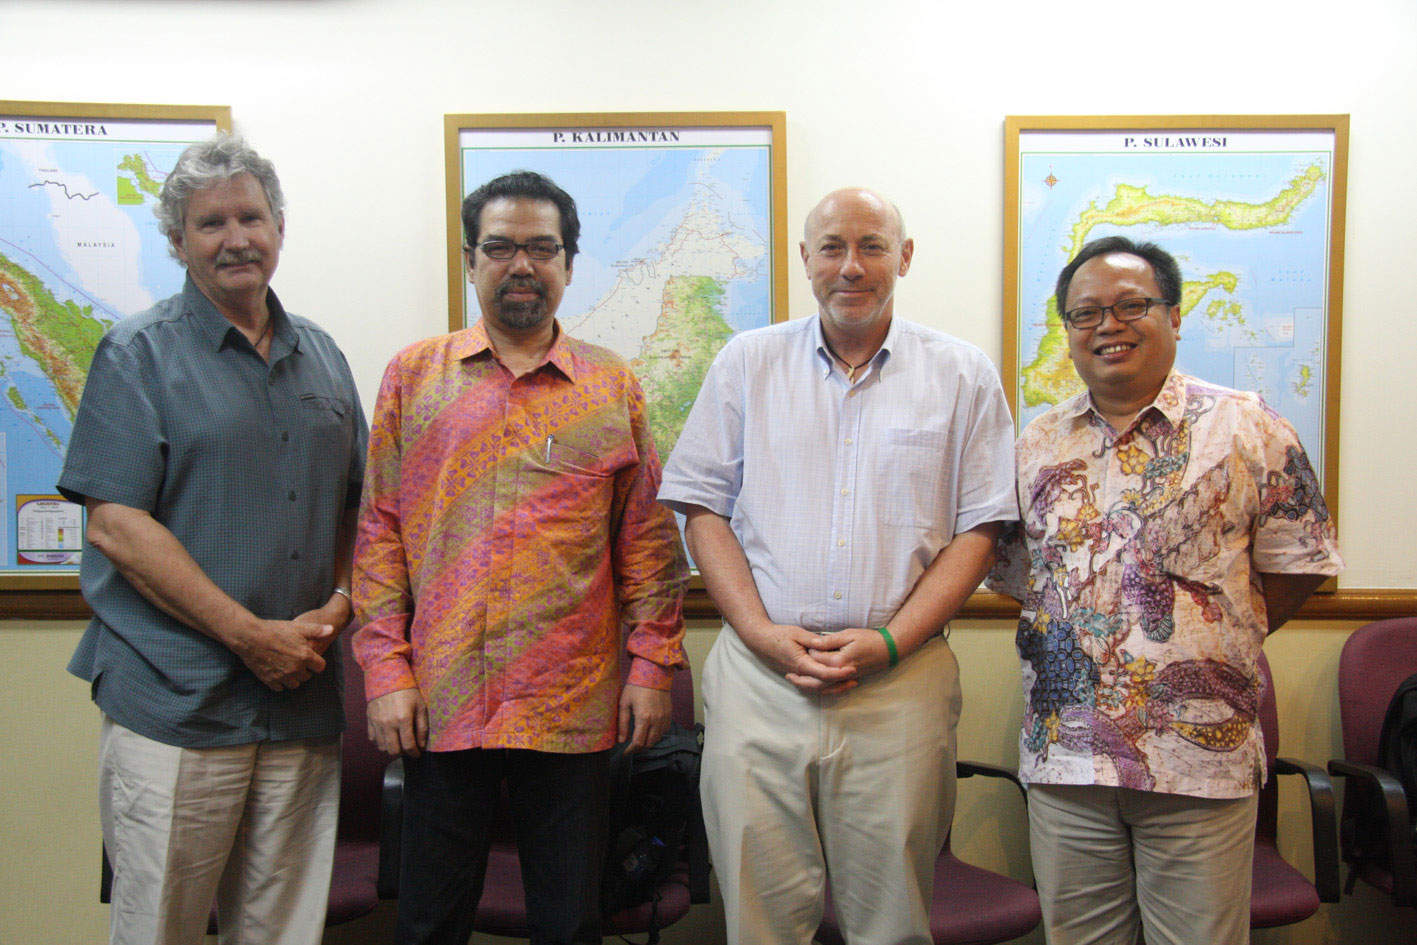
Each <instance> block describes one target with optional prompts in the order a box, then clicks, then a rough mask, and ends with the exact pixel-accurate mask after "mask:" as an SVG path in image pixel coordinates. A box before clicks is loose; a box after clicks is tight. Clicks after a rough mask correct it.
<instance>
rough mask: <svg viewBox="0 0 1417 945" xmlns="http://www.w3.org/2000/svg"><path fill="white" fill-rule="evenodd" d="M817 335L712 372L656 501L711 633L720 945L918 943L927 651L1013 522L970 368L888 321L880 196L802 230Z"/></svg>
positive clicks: (936, 824)
mask: <svg viewBox="0 0 1417 945" xmlns="http://www.w3.org/2000/svg"><path fill="white" fill-rule="evenodd" d="M800 249H801V255H802V263H803V266H804V268H805V269H806V271H807V277H808V279H810V280H811V284H812V292H813V295H815V296H816V299H817V307H818V311H817V315H816V316H815V317H813V318H803V319H795V320H793V321H789V322H783V323H781V324H778V325H773V326H771V327H768V328H763V329H758V330H756V331H750V332H744V333H743V334H741V335H738V336H737V337H735V338H734V339H733V340H731V341H730V342H729V343H728V344H727V345H726V346H725V347H724V349H723V350H722V351H721V352H720V353H719V355H718V357H717V358H716V359H715V360H714V363H713V366H712V367H711V368H710V370H709V373H708V376H707V378H706V379H705V380H704V385H703V388H702V390H701V391H700V392H699V396H698V399H697V400H696V401H695V402H694V407H693V410H692V411H691V412H690V414H689V418H688V421H687V422H686V424H685V426H684V431H683V433H682V434H681V435H680V437H679V442H678V445H677V446H676V447H675V449H674V454H673V456H671V457H670V459H669V463H668V466H667V467H666V469H665V474H664V487H663V488H662V489H661V490H660V499H661V501H664V502H666V503H668V504H669V505H670V506H671V507H673V508H675V509H676V510H678V511H682V512H684V513H685V514H686V515H687V517H688V532H687V534H688V540H689V547H690V550H691V551H692V552H693V555H694V560H695V561H696V562H697V563H698V565H699V570H700V571H701V572H702V574H703V576H704V584H705V586H706V587H707V589H708V592H709V594H710V595H711V596H712V597H713V600H714V603H715V604H717V605H718V608H719V610H720V611H721V612H722V613H723V618H724V625H723V630H722V632H721V633H720V634H719V636H718V639H717V641H716V642H715V643H714V647H713V651H712V652H711V653H710V654H709V658H708V661H707V663H706V664H705V666H704V711H705V716H706V725H707V731H706V733H705V735H706V737H705V742H704V772H703V799H704V818H705V822H706V824H707V827H708V836H709V846H710V850H711V852H712V853H713V861H714V869H715V871H716V873H717V876H718V882H719V887H720V888H721V889H722V890H723V900H724V913H725V917H726V920H727V932H728V943H729V945H804V943H806V942H809V941H811V939H812V936H813V934H814V933H815V932H816V931H817V927H818V924H819V923H820V922H821V918H822V913H823V908H824V902H825V894H826V889H827V886H828V883H830V886H831V894H832V901H833V903H834V905H835V912H836V915H837V918H838V920H839V922H840V927H841V929H842V930H843V931H844V932H845V935H846V940H847V941H848V942H851V943H853V945H856V943H865V945H923V943H928V942H929V941H930V926H929V913H930V899H931V895H932V892H933V879H934V867H935V860H936V858H937V857H938V856H939V853H940V848H941V846H942V845H943V844H944V841H945V836H946V835H947V834H948V833H949V829H950V822H951V818H952V816H953V813H954V801H955V727H956V723H957V722H958V721H959V711H960V689H959V664H958V663H957V662H956V661H955V657H954V654H953V653H952V652H951V650H950V645H949V643H948V641H947V638H946V637H947V635H946V632H945V631H946V627H947V624H948V621H949V620H950V618H951V617H953V616H954V614H955V612H956V611H957V610H958V608H959V607H960V605H961V604H962V603H964V601H965V600H966V599H967V598H968V597H969V595H970V593H971V592H973V590H974V589H975V587H976V586H977V585H978V584H979V581H980V580H981V579H982V578H983V577H984V573H985V572H986V571H987V570H988V568H989V563H990V561H991V559H992V557H993V551H994V542H995V539H996V538H997V537H998V534H999V531H1000V523H1002V522H1006V521H1012V520H1013V519H1014V518H1015V515H1016V513H1015V508H1016V503H1015V501H1014V496H1013V471H1012V469H1011V466H1010V459H1011V454H1012V450H1011V448H1010V447H1011V445H1012V440H1013V422H1012V421H1011V420H1010V418H1009V409H1008V404H1007V403H1006V401H1005V400H1004V390H1003V387H1002V385H1001V384H1000V383H999V375H998V372H997V371H996V370H995V369H994V365H993V364H991V363H990V362H989V359H988V357H986V356H985V354H984V352H982V351H980V350H979V349H978V348H976V347H975V346H974V345H971V344H968V343H967V342H964V341H961V340H959V339H958V338H952V337H950V336H949V335H946V334H944V333H942V332H938V331H934V330H933V329H929V328H925V327H923V326H921V325H916V324H913V323H911V322H908V321H906V320H905V319H904V318H897V317H896V316H895V287H896V282H897V280H898V279H899V278H900V277H903V276H904V275H905V274H906V273H907V272H908V271H909V269H910V264H911V260H912V258H913V256H914V252H915V241H914V240H912V239H910V238H909V237H908V236H907V235H906V233H905V224H904V222H903V221H902V219H901V215H900V211H899V210H898V209H897V208H896V207H895V205H894V204H892V203H891V202H890V201H888V200H886V199H884V198H882V197H881V195H880V194H877V193H875V192H874V191H871V190H866V189H864V188H845V189H842V190H838V191H835V192H833V193H831V194H828V195H827V196H826V197H825V198H823V199H822V201H821V202H820V203H818V204H817V206H816V207H815V208H814V209H813V210H812V212H811V213H810V214H808V216H807V223H806V227H805V232H804V234H803V239H802V244H801V247H800Z"/></svg>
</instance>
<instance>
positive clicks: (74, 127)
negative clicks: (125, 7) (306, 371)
mask: <svg viewBox="0 0 1417 945" xmlns="http://www.w3.org/2000/svg"><path fill="white" fill-rule="evenodd" d="M215 127H216V126H215V123H214V122H211V121H190V122H188V121H146V120H130V119H121V120H115V119H92V118H62V117H61V118H49V117H26V116H12V115H6V114H0V501H3V502H4V503H5V507H4V514H3V515H0V574H6V573H8V574H17V573H19V574H23V573H34V572H39V571H46V572H58V573H73V572H75V571H76V570H77V564H78V561H79V554H80V552H79V549H80V548H81V547H82V544H83V538H82V533H83V515H82V510H81V509H80V508H79V507H78V506H76V505H74V504H72V503H69V502H65V501H63V499H62V497H61V496H59V495H58V493H57V491H56V490H55V483H56V482H57V481H58V479H59V471H60V468H61V466H62V465H63V459H64V450H65V447H66V445H67V443H68V440H69V432H70V429H71V427H72V424H73V420H74V412H75V411H76V410H77V409H78V406H79V396H80V394H81V393H82V392H83V388H84V379H85V377H86V376H87V372H88V367H89V363H90V362H91V361H92V359H93V353H94V349H95V348H96V347H97V345H98V341H99V339H100V338H102V337H103V333H104V332H105V331H107V330H108V328H109V327H110V326H111V325H112V324H113V323H114V322H115V321H117V320H118V319H120V318H123V317H125V316H128V315H132V314H135V313H137V312H140V311H142V310H143V309H146V308H148V307H149V306H151V305H152V304H153V303H154V302H156V301H158V300H160V299H163V298H166V297H167V296H169V295H171V294H173V293H174V292H176V291H177V290H178V289H180V288H181V286H182V279H183V272H182V268H181V267H180V266H179V265H178V264H177V262H176V261H175V260H173V259H172V258H171V257H169V256H168V253H167V241H166V240H165V239H163V238H162V236H161V235H160V234H159V233H158V230H157V221H156V220H155V219H154V217H153V212H152V208H153V203H154V201H155V200H156V197H157V193H158V191H159V190H160V188H161V186H162V181H163V179H164V178H165V177H166V174H167V172H168V171H169V170H170V169H171V168H172V166H173V165H174V164H175V163H176V162H177V156H178V155H179V154H180V153H181V151H182V149H183V148H184V147H185V146H186V145H187V144H188V143H190V142H192V141H197V140H201V139H203V138H205V137H207V136H209V135H210V134H211V132H212V131H213V130H214V129H215ZM117 433H118V431H115V434H117Z"/></svg>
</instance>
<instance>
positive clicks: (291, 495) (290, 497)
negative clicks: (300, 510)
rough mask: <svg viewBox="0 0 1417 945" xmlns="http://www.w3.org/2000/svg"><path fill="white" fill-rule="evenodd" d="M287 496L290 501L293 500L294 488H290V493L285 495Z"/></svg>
mask: <svg viewBox="0 0 1417 945" xmlns="http://www.w3.org/2000/svg"><path fill="white" fill-rule="evenodd" d="M287 498H289V499H290V501H292V502H294V501H295V490H294V489H291V490H290V495H289V496H287Z"/></svg>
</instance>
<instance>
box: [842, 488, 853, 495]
mask: <svg viewBox="0 0 1417 945" xmlns="http://www.w3.org/2000/svg"><path fill="white" fill-rule="evenodd" d="M841 494H842V495H851V490H850V489H842V490H841Z"/></svg>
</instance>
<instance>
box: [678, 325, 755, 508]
mask: <svg viewBox="0 0 1417 945" xmlns="http://www.w3.org/2000/svg"><path fill="white" fill-rule="evenodd" d="M739 347H740V346H739V345H737V344H735V343H734V342H733V341H730V342H729V343H728V345H726V346H725V347H724V348H723V350H722V351H720V352H719V353H718V357H716V358H714V361H713V364H711V365H710V366H709V369H708V374H707V375H706V376H705V377H704V383H703V386H702V387H700V389H699V396H698V398H697V399H695V401H694V406H693V408H692V409H691V410H690V411H689V417H688V419H687V420H686V421H685V422H684V429H683V431H681V432H680V434H679V440H678V442H677V443H676V444H675V446H674V452H673V453H672V454H671V455H670V457H669V462H668V463H666V464H665V467H664V479H663V482H662V484H661V485H660V488H659V501H660V502H663V503H664V504H665V505H667V506H669V507H670V508H671V509H673V510H674V511H676V512H681V513H683V512H687V510H688V507H689V506H701V507H703V508H706V509H708V510H709V511H710V512H713V513H714V514H716V515H721V516H723V517H724V518H731V517H732V516H733V507H734V504H735V503H736V501H737V499H738V492H739V489H740V488H741V487H742V484H743V394H744V390H743V380H742V377H741V369H740V364H741V354H740V353H739V350H738V349H739Z"/></svg>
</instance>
